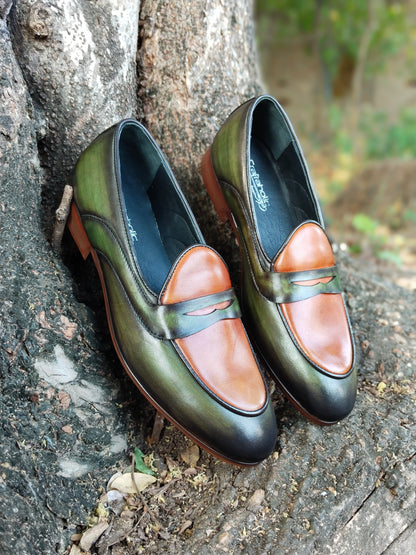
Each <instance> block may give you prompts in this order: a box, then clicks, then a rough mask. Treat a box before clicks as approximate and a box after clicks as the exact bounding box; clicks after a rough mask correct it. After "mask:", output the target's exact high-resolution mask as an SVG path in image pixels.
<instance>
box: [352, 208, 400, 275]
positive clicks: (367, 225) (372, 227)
mask: <svg viewBox="0 0 416 555" xmlns="http://www.w3.org/2000/svg"><path fill="white" fill-rule="evenodd" d="M352 225H353V227H354V229H355V230H356V231H358V232H359V233H361V234H362V235H363V236H364V237H365V238H366V239H367V241H368V242H369V244H370V247H371V250H372V252H373V254H374V255H375V256H376V257H377V258H379V259H380V260H386V261H389V262H393V263H394V264H396V265H397V266H401V265H402V260H401V258H400V256H399V255H398V254H397V253H396V252H394V251H391V250H389V249H386V248H385V245H386V243H387V236H386V235H385V234H384V233H382V232H381V228H380V224H379V223H378V222H377V221H376V220H373V219H372V218H370V216H367V214H362V213H359V214H355V216H353V218H352ZM350 250H351V252H352V253H353V254H359V253H361V252H362V246H361V243H358V244H357V243H356V244H354V245H351V248H350Z"/></svg>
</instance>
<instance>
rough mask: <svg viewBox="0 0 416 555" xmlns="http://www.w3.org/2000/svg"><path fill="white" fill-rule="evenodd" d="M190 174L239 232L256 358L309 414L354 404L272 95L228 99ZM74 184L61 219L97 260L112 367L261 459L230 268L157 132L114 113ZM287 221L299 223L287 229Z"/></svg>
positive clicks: (264, 453)
mask: <svg viewBox="0 0 416 555" xmlns="http://www.w3.org/2000/svg"><path fill="white" fill-rule="evenodd" d="M276 114H278V116H277V115H276ZM285 141H286V142H287V143H288V144H286V145H285V144H284V143H285ZM275 142H276V143H277V144H274V143H275ZM289 143H290V145H291V147H290V148H288V145H289ZM283 152H284V153H287V155H286V154H285V155H283V154H282V153H283ZM281 160H283V162H284V168H283V171H282V170H281V169H279V163H280V161H281ZM284 172H286V174H287V175H286V174H285V173H284ZM202 173H203V178H204V182H205V185H206V187H207V189H208V192H209V194H210V196H211V198H212V199H213V201H214V204H215V206H216V208H217V209H218V210H219V213H220V215H221V217H222V218H225V217H228V218H230V220H231V221H232V224H233V226H234V229H235V231H236V234H237V237H238V239H239V242H240V248H241V251H242V259H243V289H242V306H243V314H244V318H245V319H246V322H247V325H248V326H249V328H248V329H249V330H250V337H251V339H252V340H253V341H255V343H256V346H257V349H258V350H257V351H256V354H259V355H261V357H262V358H263V359H264V361H265V362H266V364H267V366H268V367H269V369H270V370H271V372H272V375H273V376H274V377H275V378H276V380H277V381H278V383H279V384H280V385H281V386H282V388H283V390H284V391H285V393H286V394H287V395H288V396H289V398H290V399H291V400H292V401H293V402H294V403H295V404H296V406H298V408H300V409H301V410H302V411H303V412H304V413H305V414H306V415H307V416H309V417H310V418H312V419H314V420H316V421H319V422H321V423H326V422H328V423H329V422H336V421H338V420H339V419H341V418H343V417H344V416H346V415H347V414H348V413H349V412H350V410H351V409H352V406H353V404H354V399H355V389H354V387H355V379H356V378H355V370H354V363H353V358H354V357H353V343H352V340H351V334H350V328H349V324H348V317H347V315H346V311H345V307H344V304H343V300H342V295H341V290H340V285H339V278H338V276H337V273H336V269H335V266H334V264H333V258H331V255H332V250H331V248H330V245H329V243H328V240H327V239H326V236H325V234H324V231H323V225H322V219H321V216H320V212H319V206H318V203H317V200H316V198H315V196H314V193H313V191H312V187H311V185H310V182H309V179H308V177H307V172H306V169H305V166H304V162H303V158H302V156H301V154H300V151H299V148H298V146H297V142H296V139H295V138H294V135H293V134H292V131H291V128H290V126H289V125H288V123H287V122H286V119H285V118H284V116H283V112H282V111H281V109H280V107H279V106H278V104H277V102H276V101H275V100H274V99H272V98H271V97H268V96H262V97H259V98H257V99H253V100H252V101H249V102H248V103H246V104H244V105H243V106H241V107H240V108H239V109H237V110H236V111H235V112H234V113H233V114H232V115H231V116H230V118H229V119H228V120H227V122H226V123H225V125H224V126H223V128H222V129H221V130H220V131H219V133H218V135H217V137H216V138H215V140H214V143H213V145H212V147H211V149H210V151H209V152H208V154H207V155H206V157H205V158H204V162H203V166H202ZM263 175H264V177H263ZM262 179H264V181H262ZM302 180H303V181H304V182H303V181H302ZM253 183H256V184H257V188H256V187H255V186H254V185H253ZM73 185H74V200H73V203H72V208H71V214H70V217H69V220H68V227H69V229H70V231H71V234H72V236H73V238H74V240H75V242H76V244H77V245H78V247H79V250H80V251H81V254H82V256H83V257H84V258H86V257H87V256H88V255H90V254H91V255H92V257H93V260H94V263H95V265H96V267H97V270H98V274H99V276H100V280H101V284H102V289H103V293H104V300H105V305H106V311H107V317H108V323H109V328H110V332H111V337H112V340H113V343H114V346H115V349H116V351H117V354H118V356H119V358H120V361H121V363H122V365H123V366H124V368H125V370H126V371H127V373H128V374H129V376H130V377H131V379H132V380H133V382H134V383H135V384H136V385H137V387H138V388H139V389H140V391H141V392H142V393H143V394H144V396H145V397H146V398H147V399H148V400H149V401H150V402H151V403H152V404H153V405H154V406H155V407H156V409H157V410H158V411H159V412H160V413H161V414H163V415H164V416H165V417H166V418H168V419H169V420H170V421H171V422H172V423H173V424H175V425H176V426H177V427H178V428H179V429H180V430H182V431H183V432H184V433H185V434H186V435H187V436H188V437H190V438H191V439H192V440H193V441H195V442H196V443H197V444H198V445H200V446H201V447H202V448H204V449H205V450H207V451H208V452H210V453H212V454H213V455H215V456H217V457H219V458H221V459H223V460H226V461H228V462H232V463H235V464H239V465H254V464H258V463H259V462H260V461H262V460H263V459H265V458H266V457H268V456H269V455H270V454H271V452H272V451H273V449H274V445H275V442H276V436H277V429H276V418H275V415H274V411H273V407H272V404H271V401H270V397H269V394H268V390H267V387H266V384H265V381H264V378H263V375H262V372H261V371H260V369H259V365H258V363H257V359H256V355H255V354H254V352H253V349H252V346H251V343H250V341H249V339H248V337H247V333H246V331H245V327H244V325H243V323H242V319H241V311H240V306H239V302H238V300H237V298H236V295H235V292H234V290H233V288H232V285H231V281H230V277H229V274H228V270H227V267H226V265H225V263H224V261H223V260H222V258H221V257H220V256H219V255H218V254H217V253H216V252H215V251H214V250H213V249H212V248H210V247H209V246H207V245H206V243H205V241H204V238H203V236H202V234H201V232H200V230H199V228H198V225H197V223H196V221H195V218H194V216H193V214H192V212H191V210H190V208H189V205H188V203H187V201H186V199H185V198H184V196H183V194H182V192H181V190H180V188H179V186H178V184H177V182H176V180H175V177H174V175H173V173H172V171H171V169H170V167H169V165H168V163H167V161H166V159H165V157H164V156H163V154H162V152H161V151H160V149H159V147H158V146H157V144H156V143H155V141H154V139H153V138H152V137H151V135H150V134H149V132H148V131H147V130H146V129H145V128H144V127H143V126H142V125H141V124H140V123H138V122H137V121H135V120H132V119H128V120H123V121H121V122H120V123H119V124H117V125H115V126H113V127H111V128H110V129H108V130H106V131H105V132H104V133H102V134H101V135H100V136H99V137H97V138H96V139H95V140H94V141H93V143H92V144H91V145H90V146H89V147H88V148H87V149H86V150H85V151H84V152H83V153H82V155H81V156H80V158H79V160H78V162H77V164H76V167H75V171H74V177H73ZM269 186H270V188H273V189H275V190H276V191H277V190H278V191H277V192H275V193H273V194H275V196H276V198H274V197H273V194H272V192H271V191H269V190H268V187H269ZM292 189H293V191H294V192H293V194H292V193H291V191H292ZM302 195H303V196H302ZM272 197H273V198H272ZM282 202H283V205H282ZM275 205H276V206H275ZM277 205H278V206H277ZM272 206H273V208H272ZM257 207H258V210H259V211H260V212H261V215H263V214H264V215H267V211H264V210H263V209H264V208H265V207H266V208H268V210H269V216H270V217H269V222H268V223H262V220H261V219H260V212H258V211H257V212H256V210H257ZM308 210H309V212H308ZM304 212H305V213H307V214H306V216H305V218H303V214H304ZM283 214H285V218H284V223H282V222H281V221H280V218H281V216H282V215H283ZM292 216H293V217H292ZM276 218H277V220H276ZM302 218H303V219H302ZM265 219H266V218H265ZM293 219H295V220H296V219H302V222H297V221H296V225H295V226H294V227H295V229H294V230H293V229H289V222H290V224H292V223H293V221H292V220H293ZM277 230H279V233H276V231H277ZM273 231H274V232H275V233H274V235H276V236H275V237H274V238H273ZM286 231H288V233H287V236H286V237H284V238H283V239H282V237H283V235H284V233H285V232H286ZM280 241H281V244H278V243H279V242H280ZM273 250H275V251H276V252H275V253H273V254H272V251H273ZM299 253H300V254H299ZM330 253H331V254H330ZM330 259H331V260H330ZM329 261H330V262H329ZM276 276H277V277H276ZM305 280H306V281H305ZM302 281H303V282H304V283H301V282H302ZM315 282H316V284H315ZM299 283H301V285H299ZM305 291H307V293H305ZM319 299H321V300H319ZM317 300H318V302H317ZM334 300H335V301H334ZM327 301H328V302H327ZM296 307H297V308H296ZM347 366H348V368H347Z"/></svg>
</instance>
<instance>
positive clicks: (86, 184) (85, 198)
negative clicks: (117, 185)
mask: <svg viewBox="0 0 416 555" xmlns="http://www.w3.org/2000/svg"><path fill="white" fill-rule="evenodd" d="M114 129H115V126H113V127H111V128H110V129H107V130H106V131H104V132H103V133H101V135H99V136H98V137H97V138H96V139H95V140H94V141H93V142H92V143H91V144H90V145H89V146H88V147H87V148H86V149H85V150H84V151H83V152H82V153H81V155H80V157H79V158H78V161H77V163H76V165H75V168H74V171H73V174H72V185H73V188H74V200H75V202H76V205H77V208H78V210H79V212H80V213H81V214H84V213H95V212H98V213H100V214H102V215H107V216H108V215H110V214H111V206H110V201H109V198H108V194H107V193H108V191H105V190H104V189H105V185H104V184H105V183H106V179H107V176H108V175H111V174H112V172H113V169H114V138H115V133H114Z"/></svg>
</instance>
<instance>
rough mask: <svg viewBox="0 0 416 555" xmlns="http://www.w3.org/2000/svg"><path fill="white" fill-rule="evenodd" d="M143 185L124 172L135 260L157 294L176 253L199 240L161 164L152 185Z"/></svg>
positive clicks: (125, 195) (131, 174) (127, 211)
mask: <svg viewBox="0 0 416 555" xmlns="http://www.w3.org/2000/svg"><path fill="white" fill-rule="evenodd" d="M146 185H147V184H146V183H143V180H141V179H138V178H137V176H136V175H135V174H134V173H133V172H125V174H124V175H123V192H124V200H125V206H126V216H127V223H128V226H129V230H130V237H131V242H132V245H133V248H134V251H135V256H136V260H137V263H138V266H139V268H140V270H141V273H142V275H143V278H144V279H145V281H146V283H147V285H148V286H149V287H150V289H152V290H153V291H154V292H155V293H159V292H160V290H161V289H162V286H163V284H164V282H165V280H166V277H167V275H168V273H169V271H170V269H171V266H172V264H173V262H174V261H175V260H176V258H177V257H178V256H179V254H180V253H181V252H182V251H183V250H185V249H186V248H187V247H188V246H190V245H192V244H195V243H197V242H199V241H198V240H197V238H196V236H195V233H194V232H193V230H192V227H191V226H190V224H189V218H188V217H187V213H186V211H185V210H184V208H183V206H182V201H181V199H179V197H178V195H177V194H176V191H175V190H174V188H173V186H172V183H171V181H170V177H169V176H168V174H167V172H166V170H165V168H164V167H163V166H162V165H160V167H159V169H158V170H157V172H156V175H155V177H154V179H153V181H152V182H151V184H150V185H149V186H148V187H147V188H146Z"/></svg>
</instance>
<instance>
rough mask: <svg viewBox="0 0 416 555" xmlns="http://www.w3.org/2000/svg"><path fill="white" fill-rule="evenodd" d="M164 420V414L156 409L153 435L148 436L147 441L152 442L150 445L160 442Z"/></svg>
mask: <svg viewBox="0 0 416 555" xmlns="http://www.w3.org/2000/svg"><path fill="white" fill-rule="evenodd" d="M164 422H165V419H164V418H163V416H162V415H161V414H160V412H158V411H156V415H155V421H154V422H153V430H152V435H151V436H150V437H148V438H147V441H148V442H149V443H150V445H154V444H155V443H159V440H160V434H161V433H162V430H163V425H164Z"/></svg>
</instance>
